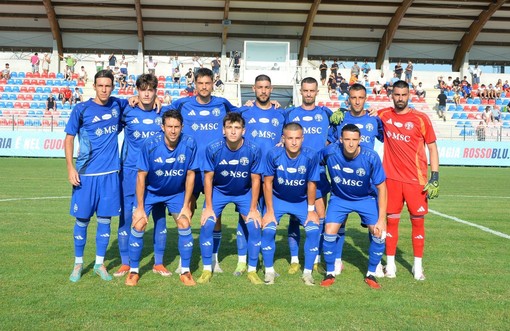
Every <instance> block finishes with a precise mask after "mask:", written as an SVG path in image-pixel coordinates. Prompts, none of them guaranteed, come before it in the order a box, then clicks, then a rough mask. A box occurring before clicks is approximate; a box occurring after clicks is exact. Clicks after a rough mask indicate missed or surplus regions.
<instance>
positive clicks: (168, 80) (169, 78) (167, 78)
mask: <svg viewBox="0 0 510 331" xmlns="http://www.w3.org/2000/svg"><path fill="white" fill-rule="evenodd" d="M165 81H167V82H173V78H172V76H166V77H165Z"/></svg>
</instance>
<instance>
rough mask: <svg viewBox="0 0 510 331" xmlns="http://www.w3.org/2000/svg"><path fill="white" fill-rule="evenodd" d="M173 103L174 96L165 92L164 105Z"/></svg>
mask: <svg viewBox="0 0 510 331" xmlns="http://www.w3.org/2000/svg"><path fill="white" fill-rule="evenodd" d="M171 103H172V96H171V95H170V91H165V95H164V96H163V104H164V105H169V104H171Z"/></svg>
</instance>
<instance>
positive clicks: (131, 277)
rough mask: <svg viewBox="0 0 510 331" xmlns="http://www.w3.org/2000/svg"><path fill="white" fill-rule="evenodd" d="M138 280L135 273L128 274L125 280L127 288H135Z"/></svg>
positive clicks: (138, 277) (138, 276)
mask: <svg viewBox="0 0 510 331" xmlns="http://www.w3.org/2000/svg"><path fill="white" fill-rule="evenodd" d="M139 279H140V275H139V274H137V273H136V272H130V273H129V274H128V276H127V278H126V285H127V286H136V285H138V280H139Z"/></svg>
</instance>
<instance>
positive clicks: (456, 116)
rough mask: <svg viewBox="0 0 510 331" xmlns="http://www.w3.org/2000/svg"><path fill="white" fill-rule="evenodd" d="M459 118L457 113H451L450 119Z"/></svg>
mask: <svg viewBox="0 0 510 331" xmlns="http://www.w3.org/2000/svg"><path fill="white" fill-rule="evenodd" d="M459 118H460V115H459V113H453V115H452V120H456V119H459Z"/></svg>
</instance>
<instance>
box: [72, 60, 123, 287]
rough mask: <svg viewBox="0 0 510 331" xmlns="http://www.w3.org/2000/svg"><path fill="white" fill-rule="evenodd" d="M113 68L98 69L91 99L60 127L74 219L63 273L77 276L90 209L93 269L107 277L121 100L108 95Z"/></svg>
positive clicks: (118, 205) (116, 212)
mask: <svg viewBox="0 0 510 331" xmlns="http://www.w3.org/2000/svg"><path fill="white" fill-rule="evenodd" d="M113 82H114V77H113V74H112V73H111V72H109V71H107V70H101V71H98V72H97V73H96V75H95V76H94V90H95V91H96V96H95V98H94V99H90V100H89V101H86V102H82V103H79V104H77V105H76V106H75V107H74V108H73V111H72V112H71V116H70V118H69V122H68V123H67V125H66V128H65V132H66V138H65V157H66V164H67V173H68V179H69V182H70V183H71V185H72V186H73V194H72V197H71V215H72V216H74V217H76V223H75V225H74V232H73V236H74V251H75V261H74V263H75V264H74V269H73V272H72V273H71V276H70V277H69V279H70V280H71V281H72V282H77V281H78V280H79V279H80V278H81V273H82V271H83V252H84V250H85V244H86V242H87V227H88V225H89V223H90V218H91V217H92V216H93V215H94V213H96V216H97V223H98V225H97V232H96V263H95V265H94V272H95V273H96V274H97V275H99V276H100V277H101V278H102V279H103V280H106V281H109V280H111V279H112V277H111V276H110V275H109V274H108V271H107V270H106V267H105V266H104V264H103V263H104V256H105V254H106V249H107V247H108V243H109V240H110V223H111V218H112V216H118V215H119V213H120V209H121V203H120V194H119V189H120V183H119V170H120V161H119V146H118V133H119V132H120V117H121V115H122V111H123V109H124V108H125V107H126V105H127V101H125V100H120V99H117V98H111V97H110V95H111V93H112V91H113ZM76 135H78V138H79V145H80V150H79V152H78V158H77V159H76V166H74V165H73V153H74V139H75V136H76Z"/></svg>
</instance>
